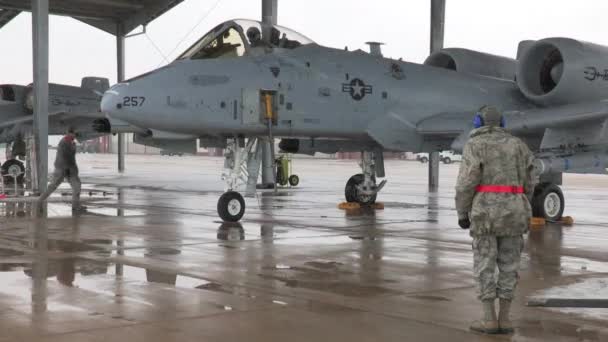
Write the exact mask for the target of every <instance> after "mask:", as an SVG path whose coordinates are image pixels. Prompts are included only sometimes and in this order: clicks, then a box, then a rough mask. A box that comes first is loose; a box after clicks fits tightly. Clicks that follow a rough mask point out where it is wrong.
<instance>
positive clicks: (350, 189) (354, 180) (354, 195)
mask: <svg viewBox="0 0 608 342" xmlns="http://www.w3.org/2000/svg"><path fill="white" fill-rule="evenodd" d="M363 180H364V176H363V174H360V173H359V174H356V175H354V176H352V177H350V179H349V180H348V182H346V187H345V188H344V197H346V202H349V203H359V204H361V205H371V204H374V203H376V197H377V196H378V195H377V194H376V195H373V196H363V195H361V194H359V191H358V190H357V185H359V184H361V183H363ZM374 181H375V180H374Z"/></svg>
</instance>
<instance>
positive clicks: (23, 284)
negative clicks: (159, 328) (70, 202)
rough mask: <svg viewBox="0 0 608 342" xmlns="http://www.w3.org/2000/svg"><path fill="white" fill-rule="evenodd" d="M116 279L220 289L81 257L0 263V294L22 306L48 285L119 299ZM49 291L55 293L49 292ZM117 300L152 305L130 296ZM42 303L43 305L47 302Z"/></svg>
mask: <svg viewBox="0 0 608 342" xmlns="http://www.w3.org/2000/svg"><path fill="white" fill-rule="evenodd" d="M116 279H120V280H122V281H127V282H141V283H155V284H165V285H170V286H171V287H175V288H183V289H193V290H194V289H200V290H211V291H217V290H218V289H221V285H217V284H213V283H211V282H208V281H206V280H202V279H198V278H193V277H188V276H183V275H178V274H175V273H169V272H163V271H157V270H152V269H146V268H140V267H133V266H127V265H116V264H113V263H109V262H103V261H94V260H89V259H82V258H66V259H53V260H45V261H44V262H42V263H27V262H23V263H8V262H5V263H0V294H6V295H7V296H10V297H15V298H17V299H19V300H20V301H23V302H24V303H28V302H31V301H32V300H33V298H35V297H36V296H34V295H33V294H32V292H33V291H36V287H42V288H43V289H44V291H49V290H47V288H49V289H50V288H51V287H54V286H55V285H52V284H56V285H57V286H59V288H64V289H69V288H78V289H81V290H86V291H90V292H94V293H97V294H100V295H104V296H108V297H112V298H122V297H123V295H122V293H120V292H119V291H118V290H117V287H116ZM214 285H215V286H214ZM53 292H55V291H54V290H53ZM226 292H227V291H226ZM121 300H123V301H125V302H129V301H130V302H138V303H140V304H144V305H152V304H151V303H147V302H145V301H143V300H140V299H137V298H133V297H132V296H130V297H129V298H122V299H121ZM46 301H47V303H46V304H47V305H48V304H49V303H50V302H51V301H49V300H46ZM53 305H54V306H53V307H54V308H55V310H62V311H65V310H67V309H70V308H71V309H70V310H72V311H73V310H76V309H77V307H72V306H65V305H64V304H61V303H53ZM68 307H69V308H68ZM78 310H80V309H78Z"/></svg>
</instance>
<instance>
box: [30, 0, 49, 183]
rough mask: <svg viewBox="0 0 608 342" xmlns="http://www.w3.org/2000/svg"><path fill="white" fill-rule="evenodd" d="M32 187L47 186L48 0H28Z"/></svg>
mask: <svg viewBox="0 0 608 342" xmlns="http://www.w3.org/2000/svg"><path fill="white" fill-rule="evenodd" d="M32 38H33V53H34V144H35V153H36V156H35V159H34V160H35V163H36V184H35V186H36V191H37V192H39V193H42V192H44V191H45V190H46V187H47V177H48V152H49V0H32Z"/></svg>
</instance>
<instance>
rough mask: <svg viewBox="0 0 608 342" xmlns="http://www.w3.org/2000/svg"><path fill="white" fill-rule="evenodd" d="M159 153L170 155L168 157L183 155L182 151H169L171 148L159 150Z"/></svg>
mask: <svg viewBox="0 0 608 342" xmlns="http://www.w3.org/2000/svg"><path fill="white" fill-rule="evenodd" d="M160 155H161V156H170V157H173V156H178V157H181V156H183V155H184V153H183V152H177V151H171V150H160Z"/></svg>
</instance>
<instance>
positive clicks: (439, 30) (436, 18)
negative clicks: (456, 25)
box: [431, 0, 446, 53]
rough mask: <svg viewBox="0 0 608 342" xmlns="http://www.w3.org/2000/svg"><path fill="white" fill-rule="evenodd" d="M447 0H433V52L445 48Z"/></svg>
mask: <svg viewBox="0 0 608 342" xmlns="http://www.w3.org/2000/svg"><path fill="white" fill-rule="evenodd" d="M445 1H446V0H431V53H433V52H437V51H439V50H441V49H443V41H444V35H445Z"/></svg>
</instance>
